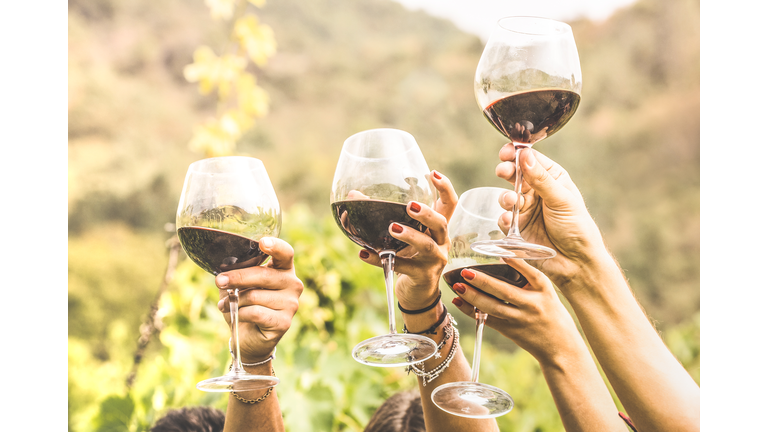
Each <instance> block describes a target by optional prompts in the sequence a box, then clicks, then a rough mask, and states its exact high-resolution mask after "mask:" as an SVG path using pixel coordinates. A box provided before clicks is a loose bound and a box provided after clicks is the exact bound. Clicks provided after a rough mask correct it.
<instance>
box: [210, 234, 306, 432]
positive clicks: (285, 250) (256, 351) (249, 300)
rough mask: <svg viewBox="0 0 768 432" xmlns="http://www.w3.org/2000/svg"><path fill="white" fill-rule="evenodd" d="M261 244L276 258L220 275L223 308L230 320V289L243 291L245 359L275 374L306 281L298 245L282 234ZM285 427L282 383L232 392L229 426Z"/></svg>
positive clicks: (254, 369) (256, 370)
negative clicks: (297, 266) (297, 265)
mask: <svg viewBox="0 0 768 432" xmlns="http://www.w3.org/2000/svg"><path fill="white" fill-rule="evenodd" d="M259 247H260V248H261V249H262V251H264V252H265V253H267V254H269V255H270V256H271V257H272V259H271V260H270V262H269V263H268V264H267V265H266V266H258V267H249V268H244V269H240V270H233V271H229V272H226V273H222V274H220V275H218V276H217V277H216V285H218V286H219V288H220V297H221V298H220V300H219V304H218V306H219V310H221V311H222V313H223V314H224V317H225V320H226V321H227V323H229V322H230V319H229V302H228V301H227V299H226V298H225V297H226V295H227V294H226V290H227V289H228V288H238V289H239V290H240V302H239V305H238V306H239V309H238V311H239V326H238V331H239V333H240V353H241V356H242V362H243V363H248V364H256V363H263V364H260V365H256V366H244V367H245V370H246V371H248V372H250V373H253V374H257V375H266V376H269V375H272V374H273V373H272V372H273V366H272V360H269V359H270V357H271V355H272V353H273V352H274V350H275V347H276V346H277V343H278V342H279V341H280V338H282V337H283V335H284V334H285V332H286V331H288V328H289V327H290V326H291V320H292V319H293V316H294V315H295V314H296V311H297V310H298V307H299V296H300V295H301V293H302V291H303V290H304V285H303V284H302V282H301V281H300V280H299V279H298V278H297V277H296V273H295V270H294V267H293V248H291V246H290V245H289V244H288V243H286V242H284V241H283V240H280V239H273V238H269V239H261V241H259ZM283 430H285V428H284V426H283V416H282V413H281V411H280V403H279V402H278V399H277V392H276V388H274V387H273V388H271V389H261V390H252V391H240V392H236V393H230V395H229V401H228V403H227V413H226V416H225V421H224V431H225V432H230V431H237V432H245V431H254V432H255V431H259V432H276V431H283Z"/></svg>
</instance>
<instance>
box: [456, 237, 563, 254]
mask: <svg viewBox="0 0 768 432" xmlns="http://www.w3.org/2000/svg"><path fill="white" fill-rule="evenodd" d="M470 247H471V248H472V250H473V251H475V252H478V253H481V254H483V255H490V256H497V257H506V258H519V259H549V258H554V257H555V256H556V255H557V252H555V251H554V249H550V248H548V247H546V246H542V245H537V244H533V243H528V242H525V241H522V240H520V241H518V240H512V239H501V240H482V241H477V242H474V243H472V244H471V245H470Z"/></svg>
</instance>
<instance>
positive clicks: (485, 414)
mask: <svg viewBox="0 0 768 432" xmlns="http://www.w3.org/2000/svg"><path fill="white" fill-rule="evenodd" d="M505 192H508V191H507V190H506V189H501V188H495V187H481V188H475V189H470V190H468V191H466V192H464V193H463V194H461V197H459V203H458V205H457V207H456V211H455V212H454V214H453V217H452V218H451V221H450V222H449V223H448V236H449V237H450V239H451V249H450V250H449V252H448V264H447V265H446V266H445V269H444V270H443V279H444V280H445V282H446V283H447V284H448V286H450V287H453V285H454V284H456V283H457V282H461V283H465V284H470V285H471V283H470V282H467V281H466V280H465V279H464V278H463V277H462V276H461V271H462V270H463V269H472V270H475V271H479V272H482V273H485V274H487V275H489V276H492V277H494V278H496V279H500V280H503V281H504V282H507V283H510V284H513V285H515V286H520V287H522V286H525V285H526V284H527V283H528V281H526V280H525V278H524V277H523V276H522V275H521V274H520V273H518V271H517V270H515V269H513V268H512V267H510V266H509V265H507V264H506V263H505V262H504V261H502V260H501V258H500V257H498V256H489V255H486V254H481V253H478V252H476V251H474V250H473V249H472V247H471V245H473V244H474V243H476V242H479V241H488V240H498V239H501V238H504V233H502V232H501V230H500V229H499V226H498V219H499V216H501V215H502V214H503V213H504V212H505V210H504V209H503V208H502V207H501V205H499V201H498V199H499V197H500V196H501V194H502V193H505ZM488 295H490V294H488ZM491 297H493V296H491ZM494 298H495V297H494ZM487 317H488V314H486V313H483V312H482V311H480V310H478V309H477V308H475V320H476V326H475V351H474V355H473V358H472V380H471V381H461V382H453V383H447V384H443V385H441V386H439V387H437V388H436V389H435V390H434V391H433V392H432V402H434V404H435V405H436V406H437V407H438V408H440V409H442V410H443V411H446V412H448V413H451V414H454V415H457V416H461V417H469V418H491V417H498V416H501V415H504V414H506V413H508V412H509V411H510V410H512V407H513V406H514V402H513V401H512V398H511V397H510V396H509V394H507V392H505V391H504V390H501V389H499V388H497V387H494V386H491V385H488V384H482V383H480V382H479V381H478V379H479V376H480V348H481V345H482V342H483V328H484V327H485V320H486V318H487Z"/></svg>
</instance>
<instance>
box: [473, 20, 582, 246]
mask: <svg viewBox="0 0 768 432" xmlns="http://www.w3.org/2000/svg"><path fill="white" fill-rule="evenodd" d="M474 88H475V98H476V100H477V103H478V105H479V106H480V109H482V110H483V114H485V116H486V118H487V119H488V121H489V122H491V124H492V125H493V126H494V127H495V128H496V129H497V130H498V131H499V132H501V134H502V135H504V136H505V137H507V138H508V139H509V140H511V145H512V146H513V147H514V149H515V150H516V152H517V153H518V154H519V152H520V151H521V150H523V149H526V148H530V147H531V146H532V145H533V144H535V143H536V142H538V141H540V140H543V139H545V138H547V137H549V136H552V135H553V134H555V133H556V132H557V131H559V130H560V129H561V128H562V127H563V126H564V125H565V124H566V123H567V122H568V120H570V119H571V117H573V114H574V113H575V112H576V108H577V107H578V106H579V102H580V101H581V67H580V65H579V56H578V53H577V51H576V43H575V42H574V40H573V33H572V32H571V28H570V26H568V25H567V24H565V23H561V22H558V21H554V20H550V19H545V18H536V17H507V18H502V19H500V20H499V21H498V24H497V26H496V28H495V30H494V32H493V33H492V35H491V37H490V38H489V39H488V43H487V44H486V46H485V49H484V50H483V54H482V56H481V58H480V61H479V63H478V65H477V71H476V73H475V82H474ZM518 159H519V158H514V160H515V161H517V160H518ZM515 173H516V174H517V175H518V177H516V179H515V188H516V189H515V190H516V191H517V192H518V193H520V187H521V183H522V181H521V179H520V177H519V173H520V170H519V169H518V170H516V171H515ZM518 213H519V209H518V208H517V206H513V208H512V222H511V227H510V230H509V232H508V234H507V237H505V238H504V239H497V240H488V241H483V242H475V243H473V245H472V248H474V249H475V250H476V251H478V252H480V253H485V254H488V255H494V256H506V257H511V258H523V259H547V258H552V257H554V256H555V254H556V253H555V251H554V250H553V249H552V248H549V247H546V246H543V245H541V244H536V243H531V242H529V241H526V240H524V239H523V236H522V235H521V233H520V230H519V223H518Z"/></svg>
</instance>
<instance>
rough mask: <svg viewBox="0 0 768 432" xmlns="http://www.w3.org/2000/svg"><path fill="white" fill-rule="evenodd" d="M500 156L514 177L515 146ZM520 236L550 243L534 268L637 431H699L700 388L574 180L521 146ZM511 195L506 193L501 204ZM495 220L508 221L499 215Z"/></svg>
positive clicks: (504, 171) (507, 175)
mask: <svg viewBox="0 0 768 432" xmlns="http://www.w3.org/2000/svg"><path fill="white" fill-rule="evenodd" d="M510 147H511V146H509V145H507V146H505V147H504V148H503V149H502V150H501V152H500V154H499V156H500V158H501V159H502V160H504V161H506V162H503V163H501V164H500V165H499V166H498V167H497V169H496V173H497V175H498V176H499V177H502V178H504V179H507V180H509V181H512V179H514V164H512V163H510V162H509V161H512V160H514V149H512V148H510ZM520 157H521V161H520V162H521V163H520V167H521V170H522V174H523V178H524V183H523V185H522V192H523V200H524V204H523V211H522V213H521V224H522V225H523V226H524V227H525V228H524V230H523V236H524V237H525V238H526V239H527V240H528V241H532V242H534V243H539V244H543V245H546V246H550V247H553V248H554V249H555V250H557V253H558V255H557V257H555V258H553V259H550V260H544V261H541V262H539V263H537V264H536V265H537V266H538V267H539V269H540V270H541V271H543V272H544V273H545V274H546V275H547V276H549V277H550V278H551V279H552V281H553V282H554V283H555V284H556V285H557V286H558V287H559V288H560V290H561V291H562V292H563V294H564V295H565V297H566V298H567V299H568V301H569V302H570V303H571V305H572V306H573V309H574V311H575V313H576V316H577V318H578V320H579V322H580V323H581V326H582V328H583V330H584V333H585V335H586V337H587V340H588V341H589V343H590V345H591V346H592V349H593V351H594V353H595V356H596V357H597V359H598V361H599V362H600V365H601V366H602V367H603V370H604V371H605V373H606V376H607V377H608V379H609V381H610V383H611V385H612V386H613V388H614V390H615V391H616V394H617V396H618V397H619V399H620V400H621V402H622V404H623V405H624V407H625V408H626V410H627V413H628V414H629V416H630V417H631V418H632V420H633V422H634V423H635V425H636V426H637V428H638V429H639V430H641V431H643V432H651V431H673V430H674V431H698V430H699V413H700V390H699V387H698V386H697V385H696V383H695V381H694V380H693V379H692V378H691V377H690V375H689V374H688V372H687V371H686V370H685V369H684V368H683V366H682V365H681V364H680V362H679V361H677V359H676V358H675V357H674V356H673V355H672V353H671V352H670V351H669V349H668V348H667V347H666V346H665V345H664V342H663V341H662V340H661V338H660V337H659V335H658V334H657V333H656V331H655V329H654V328H653V326H652V325H651V323H650V322H649V320H648V318H647V317H646V316H645V313H644V312H643V310H642V309H641V307H640V305H639V304H638V303H637V300H636V299H635V297H634V295H633V294H632V291H631V289H630V287H629V284H628V283H627V281H626V280H625V278H624V276H623V274H622V272H621V270H620V268H619V267H618V265H617V264H616V262H615V261H614V259H613V257H612V256H611V255H610V253H609V252H608V251H607V249H606V247H605V245H604V243H603V239H602V236H601V234H600V231H599V229H598V228H597V225H595V223H594V221H593V220H592V218H591V216H590V215H589V213H588V211H587V209H586V206H585V205H584V201H583V199H582V197H581V194H580V193H579V191H578V189H577V188H576V185H574V184H573V182H572V181H571V180H570V178H569V176H568V173H567V172H565V170H563V168H562V167H560V166H559V165H557V164H556V163H555V162H553V161H552V160H550V159H549V158H547V157H546V156H543V155H542V154H540V153H538V152H536V151H535V150H524V151H523V152H522V153H521V156H520ZM515 199H516V197H515V196H514V193H511V194H510V193H508V194H507V196H506V197H505V198H504V199H502V200H501V204H502V206H504V207H505V208H507V209H510V208H511V203H512V202H513V201H514V200H515ZM501 224H502V225H503V224H507V221H506V220H502V221H501Z"/></svg>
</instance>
